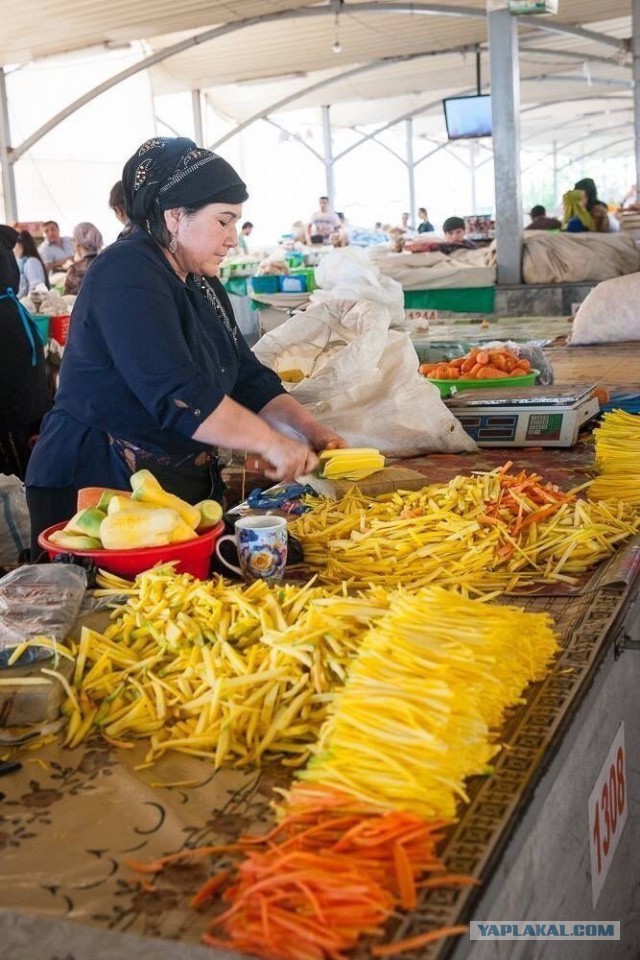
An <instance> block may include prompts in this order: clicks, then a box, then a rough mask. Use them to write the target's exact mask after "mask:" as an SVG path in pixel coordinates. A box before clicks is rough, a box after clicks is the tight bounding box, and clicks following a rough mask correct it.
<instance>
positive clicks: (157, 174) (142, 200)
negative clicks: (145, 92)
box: [122, 137, 248, 242]
mask: <svg viewBox="0 0 640 960" xmlns="http://www.w3.org/2000/svg"><path fill="white" fill-rule="evenodd" d="M122 185H123V188H124V204H125V210H126V213H127V216H128V217H129V219H130V220H132V221H133V223H136V224H138V225H139V226H141V227H142V228H143V229H144V230H146V231H147V233H150V234H151V235H152V236H154V237H155V238H156V239H157V240H159V241H160V242H162V241H163V238H164V236H165V229H164V218H163V216H162V211H163V210H171V209H173V208H174V207H196V208H197V207H201V206H204V205H205V204H207V203H244V201H245V200H246V199H247V197H248V193H247V188H246V186H245V184H244V181H243V180H241V179H240V177H239V176H238V174H237V173H236V171H235V170H234V169H233V167H232V166H231V164H229V163H227V161H226V160H223V159H222V157H219V156H218V155H217V153H212V152H211V150H205V149H204V148H202V147H198V146H196V144H195V143H194V142H193V140H189V139H188V137H154V138H153V139H152V140H147V141H146V142H145V143H143V144H142V146H141V147H139V148H138V149H137V150H136V152H135V153H134V155H133V156H132V157H131V158H130V159H129V160H127V162H126V164H125V167H124V170H123V171H122Z"/></svg>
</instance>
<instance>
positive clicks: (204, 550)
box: [38, 520, 224, 580]
mask: <svg viewBox="0 0 640 960" xmlns="http://www.w3.org/2000/svg"><path fill="white" fill-rule="evenodd" d="M64 526H66V521H65V522H63V523H55V524H54V525H53V526H52V527H47V529H46V530H43V532H42V533H41V534H40V536H39V537H38V543H39V544H40V546H41V547H42V549H43V550H46V551H47V553H48V554H49V559H50V560H53V558H54V557H57V556H58V555H59V554H61V553H72V554H73V555H74V556H78V557H89V558H90V559H91V560H93V561H94V563H95V564H96V566H98V567H101V568H102V569H103V570H108V571H109V572H110V573H117V574H119V575H120V576H122V577H134V576H136V574H138V573H143V572H144V571H145V570H149V569H151V567H155V565H156V564H157V563H168V562H169V561H170V560H173V561H175V562H176V567H175V570H176V572H177V573H190V574H191V575H192V576H194V577H197V578H198V579H199V580H206V579H207V578H208V576H209V571H210V567H211V555H212V554H213V549H214V547H215V543H216V540H217V539H218V537H220V536H221V535H222V534H223V533H224V523H223V521H222V520H221V521H220V523H217V524H216V526H215V527H212V528H211V530H207V531H206V533H201V534H200V535H199V536H197V537H195V538H194V539H193V540H185V541H184V542H183V543H168V544H166V546H164V547H140V548H135V547H133V548H132V549H130V550H69V549H68V548H67V547H61V546H60V544H57V543H51V541H50V540H49V536H50V535H51V534H52V533H54V532H55V531H56V530H62V528H63V527H64Z"/></svg>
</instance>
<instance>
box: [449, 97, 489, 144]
mask: <svg viewBox="0 0 640 960" xmlns="http://www.w3.org/2000/svg"><path fill="white" fill-rule="evenodd" d="M442 104H443V106H444V118H445V120H446V123H447V136H448V137H449V140H466V139H469V138H470V137H490V136H491V132H492V131H491V94H489V93H483V94H479V95H478V96H476V97H447V99H446V100H443V101H442Z"/></svg>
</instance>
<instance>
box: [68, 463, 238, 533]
mask: <svg viewBox="0 0 640 960" xmlns="http://www.w3.org/2000/svg"><path fill="white" fill-rule="evenodd" d="M131 489H132V491H133V493H129V492H128V491H126V490H111V489H106V488H101V487H88V488H84V489H83V490H80V491H79V493H78V512H77V513H76V514H75V515H74V516H73V517H72V518H71V520H69V522H68V523H67V524H66V525H65V526H64V527H63V528H62V529H61V530H55V531H54V532H53V533H51V534H50V535H49V540H50V541H51V543H54V544H55V545H56V546H58V547H64V548H65V549H66V550H72V551H74V550H129V549H134V548H136V549H140V548H141V547H163V546H166V545H167V544H169V543H183V542H184V541H186V540H194V539H195V538H196V537H197V536H198V535H199V534H200V533H204V532H205V531H206V530H209V529H210V528H211V527H214V526H215V525H216V524H217V523H218V522H219V521H220V519H221V518H222V507H221V506H220V504H219V503H217V501H215V500H203V501H202V502H201V503H199V504H198V505H197V506H195V507H194V506H192V505H191V504H190V503H187V502H186V501H185V500H181V499H180V497H176V496H175V495H174V494H172V493H167V491H166V490H164V489H163V488H162V486H161V485H160V484H159V483H158V481H157V480H156V478H155V477H154V476H153V474H152V473H150V472H149V470H138V472H137V473H134V474H132V476H131ZM92 494H93V502H91V499H92Z"/></svg>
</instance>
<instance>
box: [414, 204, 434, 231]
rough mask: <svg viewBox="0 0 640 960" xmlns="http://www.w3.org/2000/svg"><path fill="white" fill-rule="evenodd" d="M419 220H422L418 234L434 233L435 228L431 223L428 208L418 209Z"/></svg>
mask: <svg viewBox="0 0 640 960" xmlns="http://www.w3.org/2000/svg"><path fill="white" fill-rule="evenodd" d="M418 218H419V220H420V222H419V224H418V233H433V231H434V229H435V228H434V226H433V224H432V223H430V221H429V214H428V213H427V208H426V207H418Z"/></svg>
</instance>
